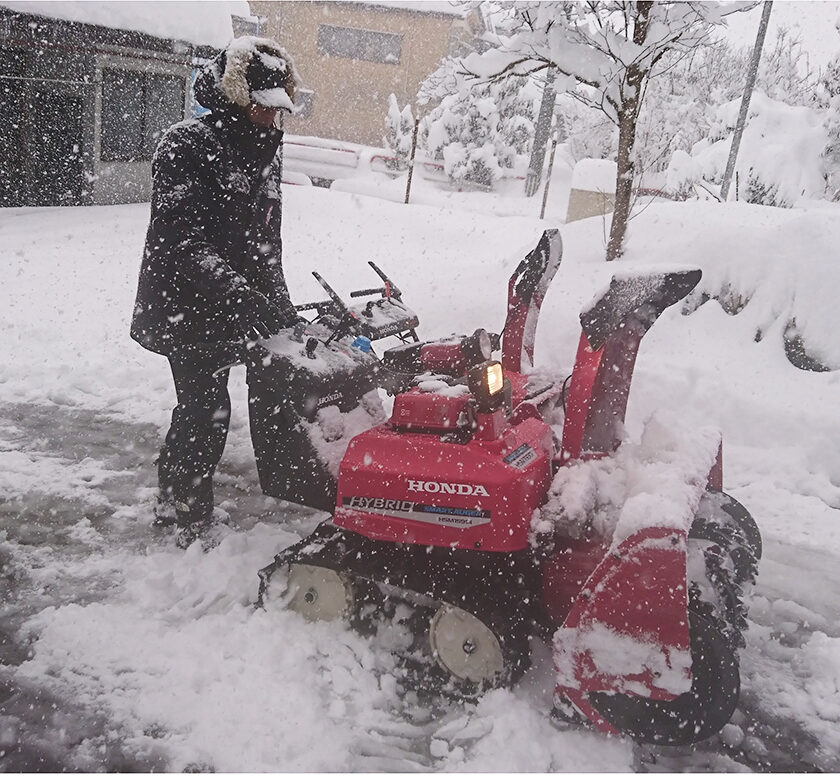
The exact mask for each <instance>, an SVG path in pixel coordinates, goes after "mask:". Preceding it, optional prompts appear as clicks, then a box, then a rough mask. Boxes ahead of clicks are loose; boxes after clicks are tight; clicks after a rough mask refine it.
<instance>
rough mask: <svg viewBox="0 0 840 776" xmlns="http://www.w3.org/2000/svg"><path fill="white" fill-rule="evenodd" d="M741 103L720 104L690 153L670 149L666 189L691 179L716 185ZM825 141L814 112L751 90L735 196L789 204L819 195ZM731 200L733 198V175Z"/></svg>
mask: <svg viewBox="0 0 840 776" xmlns="http://www.w3.org/2000/svg"><path fill="white" fill-rule="evenodd" d="M740 107H741V100H740V99H738V100H732V101H731V102H728V103H726V104H725V105H722V106H721V107H720V108H718V110H717V113H716V122H717V123H716V125H714V126H713V127H712V128H711V131H710V135H709V138H708V139H706V140H701V141H700V142H699V143H697V144H696V145H695V146H694V147H693V148H692V150H691V154H687V153H686V152H685V151H677V152H675V153H674V155H673V157H672V159H671V163H670V165H669V167H668V170H667V173H666V178H667V184H668V189H669V190H671V191H674V192H684V193H685V192H691V190H692V189H693V186H694V184H695V183H698V182H701V183H702V182H703V181H707V182H712V183H714V184H715V185H716V186H719V185H720V183H721V182H722V180H723V173H724V170H725V169H726V163H727V159H728V158H729V151H730V149H731V147H732V133H733V132H734V128H735V123H736V121H737V118H738V111H739V110H740ZM827 141H828V134H827V131H826V129H825V126H824V125H823V123H822V120H821V117H820V115H819V114H818V113H817V112H816V111H814V110H812V109H811V108H806V107H801V106H794V105H787V104H785V103H783V102H779V101H777V100H771V99H770V98H769V97H767V96H766V95H764V94H762V93H761V92H755V93H754V94H753V95H752V99H751V101H750V109H749V115H748V118H747V125H746V127H745V128H744V134H743V137H742V139H741V145H740V148H739V151H738V160H737V164H736V167H735V170H736V172H737V173H738V177H739V196H738V198H739V199H742V200H745V201H747V202H753V203H756V204H761V205H776V206H781V207H790V206H791V205H793V204H794V203H795V202H797V201H798V200H799V199H800V198H803V197H805V198H815V199H818V198H820V197H822V196H823V195H824V194H825V175H824V169H823V160H822V158H821V154H822V152H823V149H824V148H825V146H826V143H827ZM730 198H731V199H735V198H736V197H735V185H734V179H733V186H732V189H731V191H730Z"/></svg>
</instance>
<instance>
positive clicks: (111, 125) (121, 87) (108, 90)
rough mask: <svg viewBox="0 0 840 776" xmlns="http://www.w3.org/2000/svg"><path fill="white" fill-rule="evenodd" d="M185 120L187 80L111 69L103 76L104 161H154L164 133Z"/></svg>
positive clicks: (171, 76) (172, 76)
mask: <svg viewBox="0 0 840 776" xmlns="http://www.w3.org/2000/svg"><path fill="white" fill-rule="evenodd" d="M183 117H184V79H183V78H179V77H178V76H174V75H157V74H154V73H142V72H139V71H137V70H117V69H115V68H110V69H107V70H105V71H104V72H103V73H102V154H101V155H102V160H103V161H105V162H117V161H120V162H133V161H140V160H144V159H151V158H152V153H153V152H154V150H155V146H156V145H157V141H158V139H159V138H160V135H161V133H162V132H163V130H165V129H166V128H167V127H169V126H170V125H172V124H174V123H175V122H176V121H180V120H181V119H182V118H183Z"/></svg>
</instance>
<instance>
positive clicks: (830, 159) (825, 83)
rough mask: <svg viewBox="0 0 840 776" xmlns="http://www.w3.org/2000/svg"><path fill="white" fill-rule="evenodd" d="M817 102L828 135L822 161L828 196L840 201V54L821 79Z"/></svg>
mask: <svg viewBox="0 0 840 776" xmlns="http://www.w3.org/2000/svg"><path fill="white" fill-rule="evenodd" d="M817 102H818V104H820V105H821V106H822V107H824V108H825V119H824V126H825V130H826V134H827V141H826V144H825V148H823V151H822V160H823V165H824V167H825V181H826V196H827V197H828V198H829V199H831V200H833V201H835V202H836V201H838V200H840V54H838V55H837V56H836V57H835V58H834V59H833V60H832V61H831V62H829V64H828V66H827V67H826V71H825V74H824V75H823V77H822V79H820V86H819V92H818V97H817Z"/></svg>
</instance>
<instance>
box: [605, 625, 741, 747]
mask: <svg viewBox="0 0 840 776" xmlns="http://www.w3.org/2000/svg"><path fill="white" fill-rule="evenodd" d="M688 619H689V629H690V633H691V661H692V668H691V672H692V676H691V690H689V691H688V692H687V693H683V694H682V695H679V696H677V698H675V699H674V700H672V701H652V700H650V699H648V698H641V697H639V696H636V695H619V694H616V693H612V694H611V693H605V692H595V693H590V694H589V702H590V703H591V704H592V706H593V708H594V709H595V710H596V711H597V712H598V713H599V714H600V715H601V716H602V717H603V718H604V719H605V720H607V722H609V723H610V724H611V725H612V726H613V727H615V728H616V729H617V730H620V731H621V732H622V733H626V734H627V735H629V736H630V737H631V738H633V739H635V740H636V741H639V742H641V743H648V744H668V745H683V744H693V743H696V742H698V741H702V740H704V739H706V738H708V737H709V736H712V735H714V734H715V733H717V732H718V731H719V730H720V729H721V728H722V727H723V726H724V725H725V724H726V723H727V722H729V719H730V717H731V716H732V712H734V711H735V706H736V705H737V703H738V692H739V690H740V675H739V673H738V659H737V656H736V653H735V650H734V648H733V647H732V645H731V643H730V641H729V639H727V638H726V636H725V635H724V634H723V633H722V632H721V630H720V628H719V626H718V623H717V621H716V620H715V619H714V618H712V617H708V616H706V615H703V614H700V613H699V612H696V611H693V610H691V609H690V610H689V615H688Z"/></svg>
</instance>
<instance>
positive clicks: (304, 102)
mask: <svg viewBox="0 0 840 776" xmlns="http://www.w3.org/2000/svg"><path fill="white" fill-rule="evenodd" d="M314 107H315V92H313V91H312V89H299V90H298V91H297V93H296V94H295V118H296V119H308V118H311V117H312V109H313V108H314Z"/></svg>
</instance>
